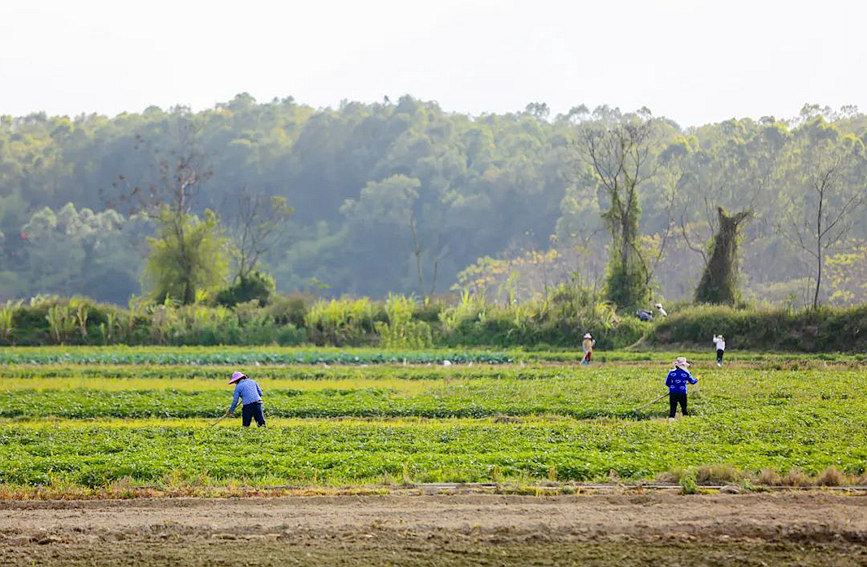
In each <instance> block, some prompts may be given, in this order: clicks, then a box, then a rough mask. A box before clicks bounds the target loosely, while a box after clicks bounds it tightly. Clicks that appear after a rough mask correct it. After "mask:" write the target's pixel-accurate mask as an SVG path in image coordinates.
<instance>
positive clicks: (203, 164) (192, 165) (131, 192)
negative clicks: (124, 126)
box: [110, 107, 222, 303]
mask: <svg viewBox="0 0 867 567" xmlns="http://www.w3.org/2000/svg"><path fill="white" fill-rule="evenodd" d="M170 128H171V130H170V131H169V133H168V137H167V138H163V139H155V138H154V137H151V136H149V135H145V134H141V133H139V134H137V135H136V148H137V149H139V150H141V151H144V152H145V153H146V154H147V155H148V156H150V158H151V159H152V161H153V163H152V170H153V177H152V178H151V180H142V179H139V180H132V181H131V180H129V179H128V178H126V177H125V176H124V175H120V176H119V177H118V180H117V181H116V182H115V183H114V184H113V185H114V188H115V190H116V191H117V192H119V196H117V197H116V198H117V202H118V203H119V204H120V205H123V206H126V207H127V208H128V209H129V212H130V213H136V214H140V215H143V216H146V217H148V218H151V219H153V220H155V221H156V222H157V224H158V225H159V227H160V233H161V234H162V236H161V238H162V239H163V240H162V242H164V243H165V244H166V245H170V246H171V247H172V248H173V250H172V252H171V253H170V254H163V255H158V256H154V255H153V254H152V255H151V259H150V260H149V264H148V271H149V272H153V273H160V274H170V275H167V276H165V277H163V278H162V279H163V280H165V281H164V282H163V283H159V284H157V287H158V288H159V289H157V290H156V293H157V295H158V296H161V295H166V294H167V293H168V292H167V290H166V289H163V288H166V287H167V286H168V287H170V288H171V289H173V290H175V291H174V293H176V294H177V295H178V296H179V297H176V298H177V299H180V300H181V301H182V302H183V303H194V302H195V301H196V294H197V290H198V289H199V288H200V287H201V286H202V285H203V283H204V282H205V280H208V279H214V278H216V277H217V276H216V274H215V273H214V271H213V270H212V269H210V268H212V267H213V266H216V265H218V264H220V261H221V260H222V259H221V258H211V259H210V262H211V264H210V266H208V265H206V264H205V265H203V262H208V261H209V260H208V259H206V258H202V257H201V250H200V248H201V246H203V243H205V242H207V241H208V240H207V239H208V235H209V234H211V233H213V236H214V237H215V238H219V236H218V232H219V229H218V228H217V225H216V222H215V220H209V221H207V222H205V221H202V222H204V223H205V224H202V223H200V222H197V221H196V220H195V218H194V217H192V216H191V213H192V209H193V202H194V198H195V195H196V193H197V192H198V191H199V189H200V188H201V187H202V185H203V184H204V183H205V182H206V181H207V180H208V179H209V178H210V177H211V174H212V171H211V169H210V168H209V167H208V165H207V160H206V158H205V155H204V153H203V152H202V151H201V150H200V148H199V146H198V136H199V132H200V125H199V123H198V121H197V120H196V119H195V117H194V116H192V115H191V114H190V111H189V109H186V108H182V107H179V108H175V109H173V111H172V120H171V122H170ZM110 204H111V202H110ZM208 214H210V215H211V216H212V217H213V215H212V214H211V213H208ZM214 219H215V217H214ZM205 225H207V226H209V227H211V228H208V229H207V230H206V231H205V232H202V231H201V230H200V229H202V228H205ZM152 252H153V249H152ZM166 258H170V260H168V261H170V262H171V263H172V264H173V265H171V266H159V265H151V264H152V262H163V263H165V262H166V261H167V260H166ZM201 274H205V276H202V275H201ZM203 277H204V278H205V279H203ZM170 280H172V281H170Z"/></svg>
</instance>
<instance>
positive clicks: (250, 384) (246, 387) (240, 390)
mask: <svg viewBox="0 0 867 567" xmlns="http://www.w3.org/2000/svg"><path fill="white" fill-rule="evenodd" d="M238 398H241V399H242V400H244V405H245V406H246V405H248V404H255V403H256V402H261V401H262V388H260V387H259V384H257V383H255V382H254V381H252V380H250V379H249V378H244V379H243V380H241V381H240V382H238V383H237V384H236V385H235V397H234V398H232V407H230V408H229V413H232V412H233V411H235V407H236V406H237V405H238Z"/></svg>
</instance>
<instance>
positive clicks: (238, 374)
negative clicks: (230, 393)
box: [229, 372, 247, 384]
mask: <svg viewBox="0 0 867 567" xmlns="http://www.w3.org/2000/svg"><path fill="white" fill-rule="evenodd" d="M246 377H247V375H246V374H244V373H243V372H234V373H233V374H232V379H231V380H229V384H234V383H235V382H239V381H241V380H242V379H244V378H246Z"/></svg>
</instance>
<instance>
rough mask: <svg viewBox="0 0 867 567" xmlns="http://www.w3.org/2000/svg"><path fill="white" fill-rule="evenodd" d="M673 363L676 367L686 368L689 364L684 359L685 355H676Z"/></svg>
mask: <svg viewBox="0 0 867 567" xmlns="http://www.w3.org/2000/svg"><path fill="white" fill-rule="evenodd" d="M674 365H675V366H677V367H678V368H683V369H687V368H689V366H690V365H689V363H688V362H687V361H686V357H685V356H678V357H677V360H675V361H674Z"/></svg>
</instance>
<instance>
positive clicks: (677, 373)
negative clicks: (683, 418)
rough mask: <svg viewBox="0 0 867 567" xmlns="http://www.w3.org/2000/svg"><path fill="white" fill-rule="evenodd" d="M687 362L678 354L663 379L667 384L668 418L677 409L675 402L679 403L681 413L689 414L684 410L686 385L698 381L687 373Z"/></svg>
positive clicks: (670, 417) (672, 416)
mask: <svg viewBox="0 0 867 567" xmlns="http://www.w3.org/2000/svg"><path fill="white" fill-rule="evenodd" d="M687 368H689V363H688V362H687V361H686V358H684V357H682V356H678V357H677V360H675V361H674V368H673V369H672V370H671V371H670V372H669V373H668V377H667V378H666V379H665V385H666V386H668V407H669V410H668V418H669V419H672V418H674V413H675V411H676V410H677V404H680V411H681V412H682V413H683V415H689V412H687V411H686V386H687V384H695V383H696V382H698V380H696V379H695V378H693V377H692V374H690V373H689V370H687Z"/></svg>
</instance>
